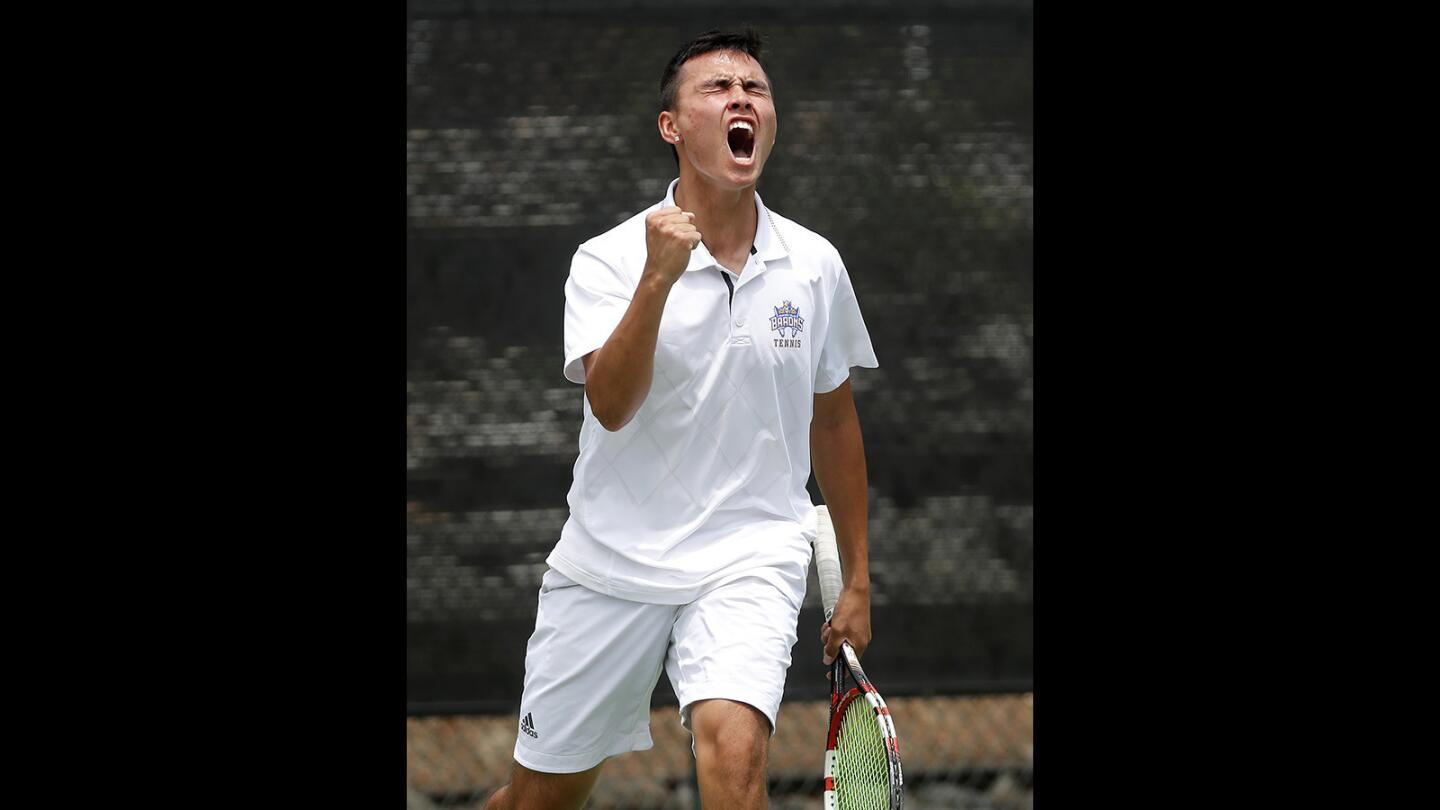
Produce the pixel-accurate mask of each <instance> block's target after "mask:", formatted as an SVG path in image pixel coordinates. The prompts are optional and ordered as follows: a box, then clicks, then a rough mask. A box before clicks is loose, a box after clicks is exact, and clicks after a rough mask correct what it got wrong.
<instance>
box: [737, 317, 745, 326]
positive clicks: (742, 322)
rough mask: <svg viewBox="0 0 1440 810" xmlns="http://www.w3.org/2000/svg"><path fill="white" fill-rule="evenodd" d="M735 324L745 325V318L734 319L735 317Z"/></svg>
mask: <svg viewBox="0 0 1440 810" xmlns="http://www.w3.org/2000/svg"><path fill="white" fill-rule="evenodd" d="M735 325H736V326H744V325H745V319H744V318H736V319H735Z"/></svg>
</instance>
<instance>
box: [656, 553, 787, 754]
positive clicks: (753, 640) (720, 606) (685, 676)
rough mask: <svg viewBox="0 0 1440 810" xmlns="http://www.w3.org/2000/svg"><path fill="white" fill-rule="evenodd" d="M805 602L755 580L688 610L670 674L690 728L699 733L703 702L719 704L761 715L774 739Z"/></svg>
mask: <svg viewBox="0 0 1440 810" xmlns="http://www.w3.org/2000/svg"><path fill="white" fill-rule="evenodd" d="M803 597H804V594H803V593H799V594H796V593H790V592H787V591H786V590H784V589H782V588H780V587H779V586H777V585H776V584H774V583H772V582H770V581H769V580H765V579H760V578H758V577H747V578H744V579H740V580H736V581H734V582H730V583H727V584H725V585H722V586H720V587H719V588H716V589H714V590H712V591H710V592H708V593H706V594H703V595H702V596H701V597H700V598H699V599H696V600H695V601H694V602H691V603H690V604H688V605H685V606H683V607H682V608H681V609H680V612H679V614H678V615H677V617H676V619H675V628H674V631H673V636H672V638H671V644H670V650H669V653H668V655H667V657H666V661H665V670H666V673H667V674H668V675H669V677H670V682H671V685H673V686H674V687H675V694H676V695H677V696H678V697H679V698H680V721H681V722H682V723H683V724H684V725H685V728H687V729H689V730H690V731H691V732H692V733H693V732H694V731H695V729H694V727H693V725H692V723H691V707H692V706H693V705H694V704H695V703H697V702H698V701H702V700H716V699H719V700H728V701H735V702H739V703H745V704H748V705H750V706H753V707H754V708H755V709H758V710H759V712H760V714H761V715H763V716H764V718H765V720H766V721H767V722H768V724H769V731H770V733H772V734H773V733H774V729H775V721H776V715H777V713H778V712H779V709H780V697H781V695H782V694H783V693H784V691H785V673H786V670H788V669H789V668H790V651H791V649H792V648H793V647H794V646H795V641H796V634H795V625H796V622H797V621H798V619H799V616H800V600H801V599H802V598H803Z"/></svg>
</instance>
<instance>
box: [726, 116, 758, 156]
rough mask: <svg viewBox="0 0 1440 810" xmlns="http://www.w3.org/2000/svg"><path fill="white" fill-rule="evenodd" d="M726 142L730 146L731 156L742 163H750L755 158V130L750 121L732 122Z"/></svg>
mask: <svg viewBox="0 0 1440 810" xmlns="http://www.w3.org/2000/svg"><path fill="white" fill-rule="evenodd" d="M725 142H726V143H728V144H729V145H730V154H731V155H732V156H733V157H734V158H735V160H737V161H738V162H740V163H749V162H750V160H751V159H752V158H753V157H754V156H755V128H754V127H753V126H751V125H750V122H749V121H732V122H730V131H729V132H727V133H726V134H725Z"/></svg>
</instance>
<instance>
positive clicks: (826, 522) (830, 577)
mask: <svg viewBox="0 0 1440 810" xmlns="http://www.w3.org/2000/svg"><path fill="white" fill-rule="evenodd" d="M815 524H816V527H815V528H816V531H815V573H816V576H817V577H818V578H819V580H820V604H822V605H823V606H824V607H825V620H826V621H829V620H830V614H832V613H834V612H835V602H836V601H837V600H839V598H840V581H841V580H840V549H839V548H837V547H836V545H835V526H834V524H832V523H831V522H830V509H829V508H828V507H825V506H817V507H815Z"/></svg>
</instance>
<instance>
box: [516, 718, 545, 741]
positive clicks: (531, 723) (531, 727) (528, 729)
mask: <svg viewBox="0 0 1440 810" xmlns="http://www.w3.org/2000/svg"><path fill="white" fill-rule="evenodd" d="M520 730H521V731H523V732H525V733H526V734H529V735H530V736H531V737H534V738H535V739H537V740H538V739H540V735H539V734H536V733H535V720H534V718H532V717H531V716H530V713H529V712H526V713H525V719H523V720H521V721H520Z"/></svg>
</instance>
